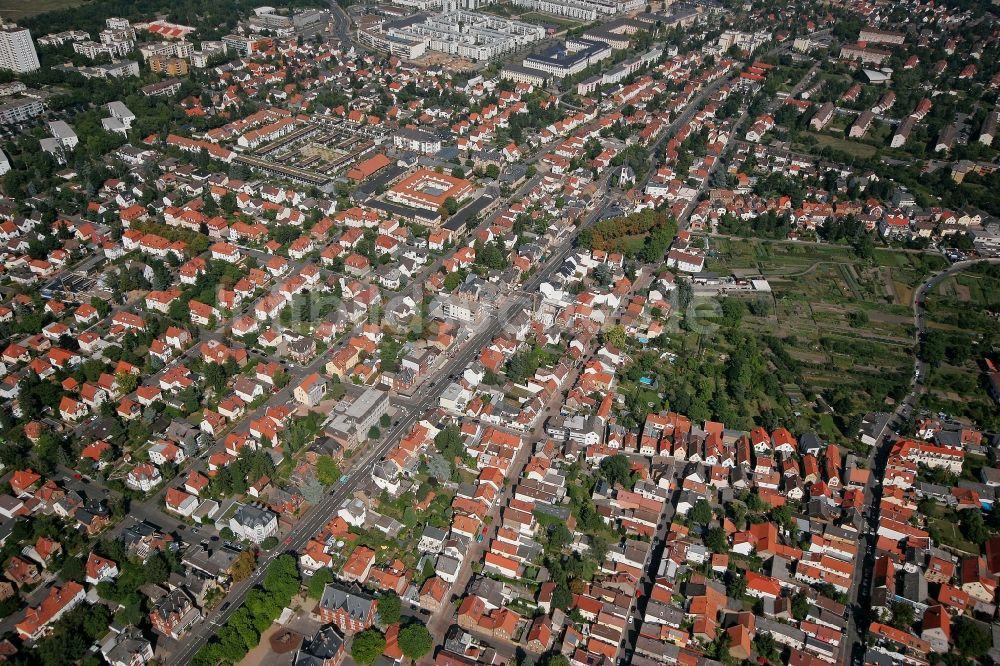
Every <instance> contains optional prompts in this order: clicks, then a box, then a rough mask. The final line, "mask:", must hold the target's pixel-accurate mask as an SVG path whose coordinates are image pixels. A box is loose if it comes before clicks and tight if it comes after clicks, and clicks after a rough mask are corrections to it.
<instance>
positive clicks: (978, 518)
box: [958, 509, 989, 544]
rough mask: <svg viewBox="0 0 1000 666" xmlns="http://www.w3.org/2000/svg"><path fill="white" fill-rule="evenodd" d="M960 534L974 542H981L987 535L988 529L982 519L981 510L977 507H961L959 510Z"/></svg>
mask: <svg viewBox="0 0 1000 666" xmlns="http://www.w3.org/2000/svg"><path fill="white" fill-rule="evenodd" d="M958 517H959V518H960V519H961V523H960V528H961V531H962V535H963V536H964V537H965V538H966V539H968V540H969V541H971V542H972V543H975V544H982V543H983V542H985V541H986V539H987V538H988V537H989V530H987V529H986V523H985V521H983V512H982V511H980V510H979V509H963V510H962V511H960V512H959V514H958Z"/></svg>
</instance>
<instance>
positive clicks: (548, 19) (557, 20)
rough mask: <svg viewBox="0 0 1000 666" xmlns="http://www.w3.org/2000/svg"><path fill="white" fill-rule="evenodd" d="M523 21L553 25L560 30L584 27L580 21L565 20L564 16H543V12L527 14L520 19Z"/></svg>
mask: <svg viewBox="0 0 1000 666" xmlns="http://www.w3.org/2000/svg"><path fill="white" fill-rule="evenodd" d="M518 18H519V20H521V21H527V22H528V23H538V24H540V25H551V26H557V27H560V28H575V27H577V26H578V25H583V23H581V22H580V21H574V20H573V19H568V18H563V17H562V16H552V15H551V14H543V13H541V12H525V13H524V14H521V16H520V17H518Z"/></svg>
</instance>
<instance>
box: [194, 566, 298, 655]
mask: <svg viewBox="0 0 1000 666" xmlns="http://www.w3.org/2000/svg"><path fill="white" fill-rule="evenodd" d="M298 591H299V571H298V564H297V563H296V561H295V557H293V556H292V555H288V554H284V555H279V556H278V557H277V558H275V560H274V561H273V562H271V564H270V565H269V566H268V567H267V573H266V574H265V575H264V581H263V583H262V584H261V585H260V586H258V587H255V588H253V589H252V590H250V591H249V592H247V595H246V598H245V600H244V603H243V605H242V606H240V607H239V608H238V609H237V610H236V611H235V612H234V613H233V614H232V615H231V616H230V617H229V621H228V622H226V624H225V625H223V626H222V627H220V628H219V630H218V631H217V632H216V634H215V636H214V637H213V638H212V640H211V641H210V642H209V643H207V644H206V645H205V646H204V647H202V648H201V649H200V650H198V652H196V653H195V655H194V658H193V659H192V663H193V664H194V665H195V666H217V664H219V663H220V662H226V663H236V662H238V661H240V660H241V659H243V657H245V656H246V654H247V652H249V651H250V650H252V649H253V648H254V647H256V646H257V644H258V643H259V642H260V635H261V633H262V632H264V630H266V629H267V628H268V627H270V626H271V624H272V623H273V622H274V621H275V620H276V619H278V616H279V615H280V614H281V611H282V609H283V608H285V606H287V605H288V604H289V603H291V601H292V597H294V596H295V595H296V594H297V593H298Z"/></svg>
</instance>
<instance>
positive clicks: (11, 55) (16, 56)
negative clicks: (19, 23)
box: [0, 26, 41, 74]
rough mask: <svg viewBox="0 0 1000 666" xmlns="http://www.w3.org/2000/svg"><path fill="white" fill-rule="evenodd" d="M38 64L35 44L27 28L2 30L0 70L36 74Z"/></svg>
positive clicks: (0, 37)
mask: <svg viewBox="0 0 1000 666" xmlns="http://www.w3.org/2000/svg"><path fill="white" fill-rule="evenodd" d="M40 66H41V65H39V64H38V54H37V53H35V43H34V42H32V41H31V33H30V32H28V29H27V28H18V27H16V26H7V27H4V28H3V29H0V69H9V70H12V71H15V72H18V73H19V74H22V73H25V72H34V71H35V70H37V69H38V68H39V67H40Z"/></svg>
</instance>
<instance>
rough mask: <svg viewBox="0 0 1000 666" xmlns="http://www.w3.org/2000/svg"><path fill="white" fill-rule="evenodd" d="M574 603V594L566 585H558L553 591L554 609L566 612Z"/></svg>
mask: <svg viewBox="0 0 1000 666" xmlns="http://www.w3.org/2000/svg"><path fill="white" fill-rule="evenodd" d="M571 603H573V594H572V593H571V592H570V591H569V588H568V587H566V586H565V585H556V589H554V590H553V591H552V607H553V608H560V609H562V610H566V609H567V608H569V606H570V604H571Z"/></svg>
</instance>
